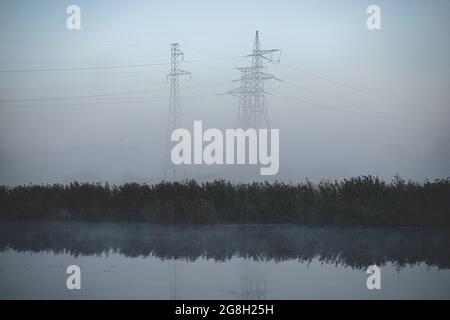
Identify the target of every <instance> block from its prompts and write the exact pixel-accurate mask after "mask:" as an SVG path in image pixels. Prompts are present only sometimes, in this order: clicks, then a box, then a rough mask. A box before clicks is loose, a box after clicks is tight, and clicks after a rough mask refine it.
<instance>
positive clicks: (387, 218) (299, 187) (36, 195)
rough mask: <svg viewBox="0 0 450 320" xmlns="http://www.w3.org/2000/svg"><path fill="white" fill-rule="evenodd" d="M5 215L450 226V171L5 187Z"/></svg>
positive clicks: (1, 207) (1, 206)
mask: <svg viewBox="0 0 450 320" xmlns="http://www.w3.org/2000/svg"><path fill="white" fill-rule="evenodd" d="M0 212H1V213H0V219H2V220H59V221H61V220H63V221H71V220H78V221H141V222H156V223H221V222H226V223H303V224H322V225H324V224H328V225H340V226H354V225H361V226H450V178H448V179H444V180H436V181H434V182H426V183H416V182H405V181H403V180H402V179H400V178H396V179H395V180H394V181H392V182H391V183H386V182H384V181H381V180H379V179H378V178H376V177H372V176H362V177H357V178H352V179H348V180H342V181H324V182H321V183H319V184H317V185H314V184H312V183H310V182H307V183H301V184H285V183H252V184H232V183H230V182H226V181H222V180H221V181H215V182H208V183H203V184H199V183H197V182H195V181H193V180H189V181H184V182H161V183H159V184H156V185H151V186H150V185H146V184H138V183H128V184H124V185H120V186H110V185H108V184H91V183H78V182H74V183H71V184H69V185H60V184H55V185H29V186H17V187H0Z"/></svg>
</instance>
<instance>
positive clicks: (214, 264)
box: [0, 223, 450, 299]
mask: <svg viewBox="0 0 450 320" xmlns="http://www.w3.org/2000/svg"><path fill="white" fill-rule="evenodd" d="M449 248H450V234H449V232H448V230H420V229H383V230H380V229H339V228H323V227H303V226H294V225H282V226H280V225H252V226H185V225H180V226H160V225H150V224H136V223H130V224H108V223H101V224H97V223H1V224H0V298H2V299H9V298H27V299H28V298H30V299H36V298H40V299H47V298H48V299H51V298H62V299H79V298H88V299H91V298H94V299H103V298H106V299H108V298H120V299H127V298H128V299H130V298H131V299H236V298H237V299H328V298H332V299H360V298H364V299H366V298H367V299H403V298H405V299H419V298H423V299H428V298H438V299H449V298H450V250H449ZM72 264H75V265H78V266H80V268H81V271H82V274H81V279H82V280H81V286H82V289H81V290H68V289H67V288H66V279H67V276H68V275H67V274H66V273H65V271H66V268H67V266H69V265H72ZM371 264H377V265H379V266H380V267H381V275H382V276H381V290H368V289H367V287H366V279H367V277H368V276H369V275H368V274H366V269H367V267H368V266H369V265H371Z"/></svg>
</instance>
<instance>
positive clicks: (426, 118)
mask: <svg viewBox="0 0 450 320" xmlns="http://www.w3.org/2000/svg"><path fill="white" fill-rule="evenodd" d="M70 4H77V5H79V6H80V7H81V12H82V17H81V27H82V29H81V30H79V31H69V30H67V29H66V19H67V17H68V15H67V14H66V8H67V6H69V5H70ZM370 4H377V5H379V6H380V7H381V19H382V20H381V21H382V22H381V23H382V30H380V31H369V30H368V29H367V28H366V18H367V14H366V8H367V7H368V6H369V5H370ZM448 12H450V2H449V1H448V0H442V1H438V0H434V1H425V0H421V1H414V0H408V1H406V0H404V1H401V0H396V1H379V0H378V1H377V0H371V1H361V0H345V1H331V0H330V1H325V0H319V1H317V0H315V1H312V0H311V1H298V0H295V1H283V0H281V1H265V0H260V1H235V0H229V1H144V0H142V1H111V0H97V1H80V0H77V1H61V0H58V1H56V0H55V1H49V0H43V1H20V0H19V1H18V0H14V1H1V2H0V184H19V183H28V182H33V183H41V182H68V181H71V180H75V179H77V180H87V181H106V180H107V181H111V182H114V183H119V182H124V181H130V180H139V181H157V180H158V179H160V178H161V177H162V170H163V160H164V146H165V144H166V141H165V140H166V124H167V109H168V93H169V88H168V83H167V82H166V74H167V73H168V72H169V68H170V66H169V65H167V64H164V63H167V62H169V58H170V43H172V42H179V43H180V45H181V46H182V50H183V51H184V53H185V60H186V63H185V64H183V66H182V68H183V69H184V70H187V71H191V72H192V80H191V81H189V79H188V78H186V79H183V80H182V82H181V94H182V117H183V118H182V123H183V127H186V128H189V129H191V128H192V125H193V121H194V120H203V122H204V124H205V125H206V126H207V127H217V128H222V129H223V128H232V127H233V124H234V120H235V114H236V110H237V98H235V97H232V96H229V95H219V94H221V93H224V92H226V91H227V90H229V89H232V88H234V87H236V86H238V84H239V83H238V82H233V80H235V79H238V78H239V72H238V71H237V70H235V69H233V68H235V67H241V66H247V65H249V63H250V60H249V59H248V58H243V57H242V56H244V55H245V54H249V53H251V50H252V46H253V39H254V34H255V30H259V31H260V37H261V45H262V47H263V48H267V49H271V48H279V49H282V50H283V51H282V56H281V64H278V65H267V66H268V71H269V72H271V73H273V74H274V75H276V76H277V77H278V78H281V79H283V80H284V82H274V81H271V82H270V83H269V82H267V83H266V90H267V91H269V92H270V93H272V95H271V96H268V97H267V104H268V110H269V117H270V121H271V125H272V127H273V128H279V129H280V143H281V147H280V163H281V165H280V171H279V175H278V176H276V177H274V178H276V179H281V180H294V181H303V180H304V179H305V178H309V179H311V180H315V181H317V180H320V179H334V178H342V177H349V176H355V175H360V174H375V175H378V176H380V177H381V178H384V179H389V180H390V179H391V178H392V177H393V176H394V175H395V174H400V175H401V176H403V177H405V178H407V179H409V178H411V179H415V180H423V179H425V178H430V179H434V178H444V177H447V176H450V165H449V164H450V92H449V90H448V89H449V87H450V86H449V84H450V62H449V59H448V57H449V56H450V21H449V20H448ZM196 60H201V61H197V62H196ZM152 63H155V64H160V65H153V66H138V67H136V66H134V67H133V65H139V64H141V65H142V64H152ZM161 63H162V64H161ZM109 66H115V67H114V68H103V67H109ZM126 66H128V67H126ZM98 67H100V69H95V68H98ZM71 68H72V69H74V68H75V69H76V68H81V69H82V70H65V69H71ZM42 69H47V70H48V71H45V72H44V71H39V70H42ZM55 69H56V70H55ZM61 69H62V70H61ZM21 70H28V71H24V72H17V71H21ZM33 70H34V71H33ZM52 70H53V71H52ZM58 70H59V71H58ZM5 71H15V72H5ZM257 172H258V170H256V169H255V170H254V173H255V175H254V176H252V175H250V174H248V175H245V176H243V175H242V174H241V171H240V168H236V167H222V166H213V167H209V168H205V167H201V168H195V167H194V168H189V169H188V175H190V176H195V177H198V178H202V179H208V178H214V177H224V178H233V179H235V178H239V177H241V178H242V177H245V179H260V177H259V176H258V175H257Z"/></svg>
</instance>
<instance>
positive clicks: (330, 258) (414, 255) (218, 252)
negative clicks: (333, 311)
mask: <svg viewBox="0 0 450 320" xmlns="http://www.w3.org/2000/svg"><path fill="white" fill-rule="evenodd" d="M449 247H450V232H449V231H448V230H422V229H412V228H408V229H400V228H395V229H362V228H361V229H340V228H328V227H327V228H325V227H305V226H297V225H282V226H280V225H251V226H229V225H227V226H224V225H221V226H192V225H177V226H163V225H151V224H141V223H139V224H138V223H125V224H124V223H122V224H114V223H98V224H97V223H1V224H0V250H2V251H5V250H9V249H13V250H15V251H19V252H20V251H31V252H41V251H51V252H53V253H56V254H58V253H65V254H70V255H72V256H80V255H82V256H86V255H101V254H108V253H110V252H114V253H119V254H121V255H124V256H126V257H138V256H144V257H147V256H154V257H158V258H161V259H163V260H165V259H174V260H179V259H182V260H186V261H195V260H196V259H199V258H207V259H213V260H215V261H227V260H229V259H231V258H232V257H243V258H247V259H254V260H257V261H267V260H272V261H275V262H281V261H286V260H297V261H299V262H310V261H312V260H316V259H317V260H319V261H321V262H324V263H333V264H336V265H342V266H345V267H352V268H358V269H362V268H366V267H367V266H369V265H371V264H377V265H380V266H381V265H384V264H386V263H392V264H393V265H394V266H395V267H396V268H397V269H401V268H402V267H404V266H406V265H413V264H419V263H424V264H426V265H428V266H433V267H437V268H439V269H448V268H449V267H450V250H448V248H449ZM244 260H245V259H244ZM255 265H258V264H251V265H248V266H246V265H242V266H241V267H240V275H239V277H240V283H241V284H240V290H239V292H240V293H239V294H240V295H242V297H244V298H245V297H246V296H247V297H248V296H251V297H255V298H264V296H265V295H266V294H267V285H266V280H265V275H264V274H265V272H264V270H257V267H255ZM170 277H171V281H172V284H171V288H172V289H171V290H172V291H173V293H171V296H172V297H173V298H177V297H178V296H177V295H178V294H177V291H178V285H179V284H178V283H179V280H178V278H179V277H180V270H179V268H177V265H176V262H175V264H174V265H173V270H172V271H171V275H170Z"/></svg>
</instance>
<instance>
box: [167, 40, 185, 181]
mask: <svg viewBox="0 0 450 320" xmlns="http://www.w3.org/2000/svg"><path fill="white" fill-rule="evenodd" d="M170 55H171V60H170V61H171V69H170V73H169V74H168V75H167V80H169V78H170V97H169V118H168V122H167V136H166V154H165V162H164V179H165V180H175V179H177V167H176V166H175V165H174V164H173V163H172V160H171V158H170V152H171V146H172V143H171V141H170V136H171V135H172V132H173V131H174V130H175V129H177V128H178V126H179V125H180V120H181V110H180V109H181V108H180V84H179V79H178V77H179V76H184V75H189V76H191V73H190V72H187V71H184V70H181V69H180V68H179V65H180V63H181V62H182V61H183V51H181V50H180V45H179V44H178V43H172V44H171V49H170Z"/></svg>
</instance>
